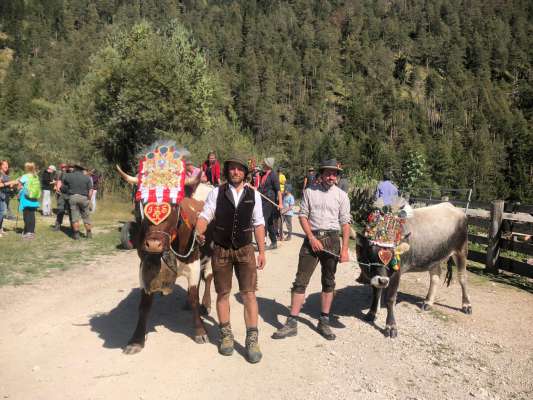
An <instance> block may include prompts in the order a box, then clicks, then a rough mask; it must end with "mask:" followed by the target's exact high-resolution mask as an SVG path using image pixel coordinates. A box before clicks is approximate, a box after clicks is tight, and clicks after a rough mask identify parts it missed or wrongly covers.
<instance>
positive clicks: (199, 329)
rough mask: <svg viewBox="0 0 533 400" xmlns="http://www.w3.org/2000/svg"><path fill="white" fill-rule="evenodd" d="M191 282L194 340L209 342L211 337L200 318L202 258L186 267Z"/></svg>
mask: <svg viewBox="0 0 533 400" xmlns="http://www.w3.org/2000/svg"><path fill="white" fill-rule="evenodd" d="M184 272H185V274H186V275H187V280H188V282H189V290H188V299H189V304H190V305H191V309H192V318H193V326H194V341H195V342H196V343H199V344H201V343H207V342H209V338H208V337H207V332H206V330H205V327H204V324H203V322H202V319H201V318H200V304H199V303H200V297H199V295H198V285H199V283H200V260H197V261H194V262H192V263H190V264H187V265H186V266H185V268H184Z"/></svg>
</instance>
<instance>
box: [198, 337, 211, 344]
mask: <svg viewBox="0 0 533 400" xmlns="http://www.w3.org/2000/svg"><path fill="white" fill-rule="evenodd" d="M194 341H195V342H196V343H198V344H204V343H209V337H208V336H207V335H196V336H195V337H194Z"/></svg>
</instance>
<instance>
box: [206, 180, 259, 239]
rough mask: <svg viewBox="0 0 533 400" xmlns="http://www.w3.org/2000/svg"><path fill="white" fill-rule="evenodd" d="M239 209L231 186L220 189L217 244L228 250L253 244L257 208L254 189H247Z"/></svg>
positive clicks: (217, 210)
mask: <svg viewBox="0 0 533 400" xmlns="http://www.w3.org/2000/svg"><path fill="white" fill-rule="evenodd" d="M243 190H244V193H243V194H242V195H241V198H240V201H239V204H238V205H237V207H236V206H235V204H234V200H233V194H232V193H231V190H230V188H229V184H228V183H225V184H224V185H222V186H219V188H218V197H217V206H216V211H215V233H214V240H215V243H216V244H218V245H220V246H222V247H225V248H227V249H229V248H234V249H238V248H241V247H243V246H246V245H247V244H250V243H252V231H253V229H254V228H253V226H252V214H253V211H254V206H255V194H254V191H253V189H250V188H249V187H245V188H244V189H243Z"/></svg>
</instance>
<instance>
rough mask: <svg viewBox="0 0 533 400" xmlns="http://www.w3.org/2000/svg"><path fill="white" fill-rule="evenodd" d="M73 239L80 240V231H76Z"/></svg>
mask: <svg viewBox="0 0 533 400" xmlns="http://www.w3.org/2000/svg"><path fill="white" fill-rule="evenodd" d="M72 239H74V240H80V233H79V232H78V231H75V232H74V234H73V235H72Z"/></svg>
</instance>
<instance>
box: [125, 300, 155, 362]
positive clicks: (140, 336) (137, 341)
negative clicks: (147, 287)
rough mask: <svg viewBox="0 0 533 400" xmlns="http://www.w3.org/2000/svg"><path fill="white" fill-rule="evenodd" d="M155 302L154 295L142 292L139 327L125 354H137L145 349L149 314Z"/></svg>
mask: <svg viewBox="0 0 533 400" xmlns="http://www.w3.org/2000/svg"><path fill="white" fill-rule="evenodd" d="M153 300H154V295H153V294H147V293H146V292H145V291H144V290H141V302H140V303H139V320H138V321H137V327H136V328H135V331H134V332H133V336H132V337H131V339H130V340H129V342H128V345H127V346H126V347H125V348H124V354H135V353H138V352H139V351H141V350H142V349H143V347H144V341H145V339H146V321H147V320H148V314H150V309H151V308H152V302H153Z"/></svg>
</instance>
